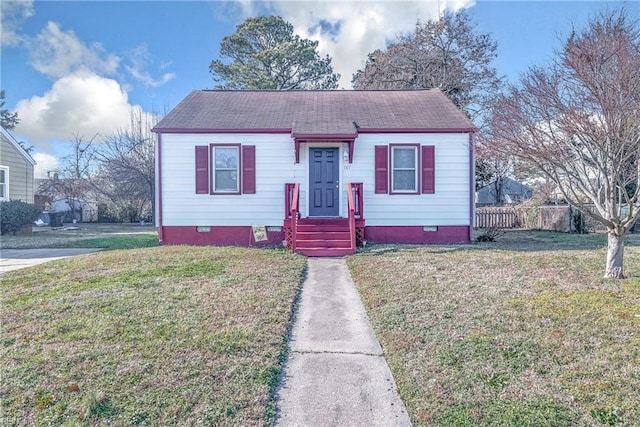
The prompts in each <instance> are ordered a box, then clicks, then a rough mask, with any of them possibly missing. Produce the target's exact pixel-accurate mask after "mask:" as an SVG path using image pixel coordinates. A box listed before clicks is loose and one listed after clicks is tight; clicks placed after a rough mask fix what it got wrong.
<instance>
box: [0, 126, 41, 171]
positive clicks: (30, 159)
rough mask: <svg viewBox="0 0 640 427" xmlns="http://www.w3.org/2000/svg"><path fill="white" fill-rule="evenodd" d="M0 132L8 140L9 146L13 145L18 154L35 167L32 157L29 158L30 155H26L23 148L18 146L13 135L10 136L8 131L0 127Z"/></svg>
mask: <svg viewBox="0 0 640 427" xmlns="http://www.w3.org/2000/svg"><path fill="white" fill-rule="evenodd" d="M0 131H1V132H2V134H3V135H4V136H5V137H6V138H7V139H8V140H9V142H10V143H11V145H13V146H14V147H15V148H16V150H18V152H19V153H20V154H21V155H22V157H24V158H25V160H26V161H27V162H29V163H30V164H31V166H35V165H36V163H37V162H36V161H35V160H34V158H33V157H31V154H29V153H27V151H26V150H25V149H24V148H22V146H21V145H20V143H19V142H18V140H17V139H15V138H14V137H13V135H11V134H10V133H9V131H8V130H6V129H5V128H4V127H2V126H0Z"/></svg>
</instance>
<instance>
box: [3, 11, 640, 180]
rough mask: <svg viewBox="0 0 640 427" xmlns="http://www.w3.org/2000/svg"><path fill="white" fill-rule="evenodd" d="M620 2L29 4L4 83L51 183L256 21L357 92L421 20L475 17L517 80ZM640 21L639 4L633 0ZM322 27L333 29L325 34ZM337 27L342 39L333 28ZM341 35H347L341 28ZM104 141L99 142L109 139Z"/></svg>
mask: <svg viewBox="0 0 640 427" xmlns="http://www.w3.org/2000/svg"><path fill="white" fill-rule="evenodd" d="M623 4H625V3H623V2H620V1H609V2H602V1H586V0H583V1H536V2H531V1H485V0H476V1H473V0H439V1H437V0H434V1H418V2H410V1H406V2H404V1H403V2H398V1H390V0H383V1H332V0H324V1H311V0H299V1H269V0H260V1H252V0H242V1H213V2H205V1H105V2H102V1H82V2H77V1H36V2H33V1H27V0H18V1H12V0H3V1H2V3H1V7H2V51H1V60H2V61H1V65H0V72H1V74H0V81H1V86H2V89H4V90H5V91H6V104H5V108H9V109H11V110H14V111H17V112H18V114H19V117H20V119H21V122H20V124H19V125H18V127H16V129H15V131H14V134H15V135H16V137H17V138H18V139H20V140H23V141H27V142H29V143H30V144H31V145H33V146H34V147H35V152H36V154H35V157H36V160H37V161H38V163H39V164H38V166H37V173H39V174H40V175H42V174H45V173H46V170H47V169H53V168H55V167H56V162H57V161H58V160H59V158H60V157H61V156H63V155H64V154H65V153H66V152H67V151H66V150H67V149H68V144H67V143H65V141H68V140H70V139H71V138H72V137H73V135H78V136H83V137H84V138H87V139H88V138H91V137H92V136H93V135H95V134H99V135H108V134H109V132H113V131H114V130H117V129H122V128H123V127H124V126H126V123H127V121H128V117H129V112H130V110H131V109H132V108H133V109H137V110H140V111H144V112H146V113H156V114H162V113H163V112H165V111H167V110H168V109H170V108H172V107H174V106H175V105H176V104H177V103H178V102H179V101H180V100H181V99H182V98H184V97H185V96H186V95H187V94H188V93H189V92H190V91H191V90H193V89H206V88H211V87H212V86H213V84H214V83H213V80H212V78H211V75H210V74H209V63H210V62H211V60H212V59H214V58H217V55H218V53H219V47H220V42H221V40H222V38H223V37H225V36H226V35H229V34H232V33H233V31H234V29H235V26H236V25H237V24H239V23H241V22H242V21H243V20H244V19H246V18H247V17H249V16H256V15H263V14H270V13H273V14H280V15H281V16H283V17H284V18H285V19H286V20H288V21H289V22H291V23H292V24H293V25H294V27H295V29H296V32H298V33H299V34H301V35H302V36H304V37H308V38H313V39H316V40H319V41H320V50H321V52H322V53H323V54H329V55H330V56H331V57H332V58H333V65H334V70H335V71H337V72H339V73H341V74H342V79H341V81H340V83H341V86H342V87H344V88H347V89H348V88H350V83H349V82H350V80H351V75H352V74H353V73H354V72H355V71H356V70H357V69H358V68H360V67H361V66H362V64H363V63H364V61H365V59H366V57H367V54H368V53H369V52H371V51H373V50H374V49H376V48H382V47H384V45H385V43H386V42H387V41H389V40H392V39H393V38H394V37H395V36H396V35H398V34H400V33H402V32H406V31H411V30H412V28H413V27H414V25H415V22H416V20H417V19H422V20H426V19H429V18H432V17H434V16H436V15H437V13H438V10H439V9H440V10H441V9H443V8H445V7H447V8H450V9H458V8H467V9H468V11H469V12H470V14H471V16H472V17H473V19H474V21H475V23H476V25H477V29H478V31H479V32H481V33H490V34H491V35H492V37H493V39H494V40H496V41H497V42H498V54H499V55H498V58H497V60H496V61H495V66H496V67H497V69H498V72H499V73H500V74H501V75H504V76H506V77H507V79H508V80H509V81H510V82H516V81H517V79H518V76H519V75H520V74H521V73H523V72H525V71H526V70H527V69H528V68H529V67H531V66H532V65H544V64H545V63H548V62H549V61H550V60H551V59H552V58H553V54H554V50H557V49H559V48H560V46H561V45H562V42H561V40H562V39H563V38H565V37H566V36H567V35H568V34H569V33H570V32H571V29H572V27H576V28H581V27H583V26H584V25H585V23H586V22H587V20H588V18H589V17H590V16H592V15H593V14H594V13H595V12H597V11H599V10H602V9H603V8H606V7H607V6H612V7H616V6H621V5H623ZM626 7H627V11H628V12H629V13H630V14H633V15H634V16H636V17H640V2H639V1H638V0H633V1H627V2H626ZM320 23H323V25H320ZM328 28H333V29H334V31H332V32H329V31H323V30H326V29H328ZM335 29H337V31H335ZM98 140H99V138H98Z"/></svg>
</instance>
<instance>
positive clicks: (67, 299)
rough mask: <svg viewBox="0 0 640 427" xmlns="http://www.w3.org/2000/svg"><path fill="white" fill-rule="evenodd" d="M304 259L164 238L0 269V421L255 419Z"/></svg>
mask: <svg viewBox="0 0 640 427" xmlns="http://www.w3.org/2000/svg"><path fill="white" fill-rule="evenodd" d="M304 267H305V260H304V258H302V257H300V256H296V255H292V254H288V253H286V252H282V251H275V250H257V249H242V248H194V247H185V246H182V247H177V246H165V247H156V248H147V249H136V250H128V251H109V252H102V253H95V254H91V255H87V256H80V257H75V258H69V259H64V260H60V261H56V262H51V263H47V264H43V265H40V266H37V267H34V268H30V269H25V270H20V271H16V272H13V273H8V274H4V275H2V276H0V289H1V291H2V300H1V304H2V314H1V319H2V325H3V331H2V349H3V356H2V366H1V368H0V369H1V374H2V384H1V385H0V401H2V414H1V415H2V418H1V420H2V424H3V425H43V426H44V425H92V426H93V425H117V426H130V425H261V424H265V423H269V422H270V420H271V418H272V417H273V414H274V411H275V409H274V408H275V406H274V402H273V396H272V388H273V387H274V386H275V384H276V383H277V381H278V378H279V373H280V369H281V364H282V358H283V351H285V340H286V336H287V329H288V326H289V321H290V317H291V311H292V304H293V301H294V299H295V297H296V295H297V292H298V289H299V286H300V284H301V278H302V275H303V270H304Z"/></svg>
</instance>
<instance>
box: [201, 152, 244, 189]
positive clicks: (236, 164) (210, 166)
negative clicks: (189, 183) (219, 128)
mask: <svg viewBox="0 0 640 427" xmlns="http://www.w3.org/2000/svg"><path fill="white" fill-rule="evenodd" d="M195 191H196V194H255V193H256V147H255V146H254V145H240V144H211V145H198V146H196V147H195Z"/></svg>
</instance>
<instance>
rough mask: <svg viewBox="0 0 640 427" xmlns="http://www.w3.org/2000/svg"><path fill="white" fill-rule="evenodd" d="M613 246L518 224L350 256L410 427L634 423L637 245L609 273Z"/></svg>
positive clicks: (638, 341)
mask: <svg viewBox="0 0 640 427" xmlns="http://www.w3.org/2000/svg"><path fill="white" fill-rule="evenodd" d="M605 245H606V238H605V237H604V236H601V235H587V236H576V235H566V234H565V235H563V234H559V233H536V232H512V233H508V234H507V235H506V236H504V238H503V239H501V241H499V242H498V243H495V244H477V245H470V246H455V247H453V246H450V247H373V248H368V249H367V250H366V251H363V252H361V253H360V254H358V255H356V256H354V257H351V258H349V260H348V263H349V267H350V269H351V272H352V275H353V278H354V281H355V282H356V286H357V287H358V289H359V291H360V294H361V295H362V298H363V302H364V304H365V306H366V308H367V312H368V314H369V316H370V319H371V321H372V323H373V325H374V329H375V331H376V334H377V336H378V338H379V340H380V341H381V344H382V346H383V348H384V352H385V357H386V358H387V361H388V363H389V364H390V366H391V370H392V371H393V374H394V378H395V380H396V382H397V384H398V387H399V391H400V394H401V397H402V399H403V400H404V402H405V404H406V406H407V409H408V411H409V414H410V416H411V418H412V421H413V422H414V424H415V425H425V426H427V425H428V426H431V425H433V426H456V427H458V426H566V425H577V426H593V425H596V426H598V425H613V426H615V425H620V426H638V425H640V405H639V404H638V402H640V247H639V246H638V239H637V238H636V237H635V236H632V237H630V239H629V241H628V245H627V248H626V250H625V272H626V274H627V275H628V276H630V278H629V279H626V280H623V281H613V280H604V279H600V277H602V275H603V274H604V257H605Z"/></svg>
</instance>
